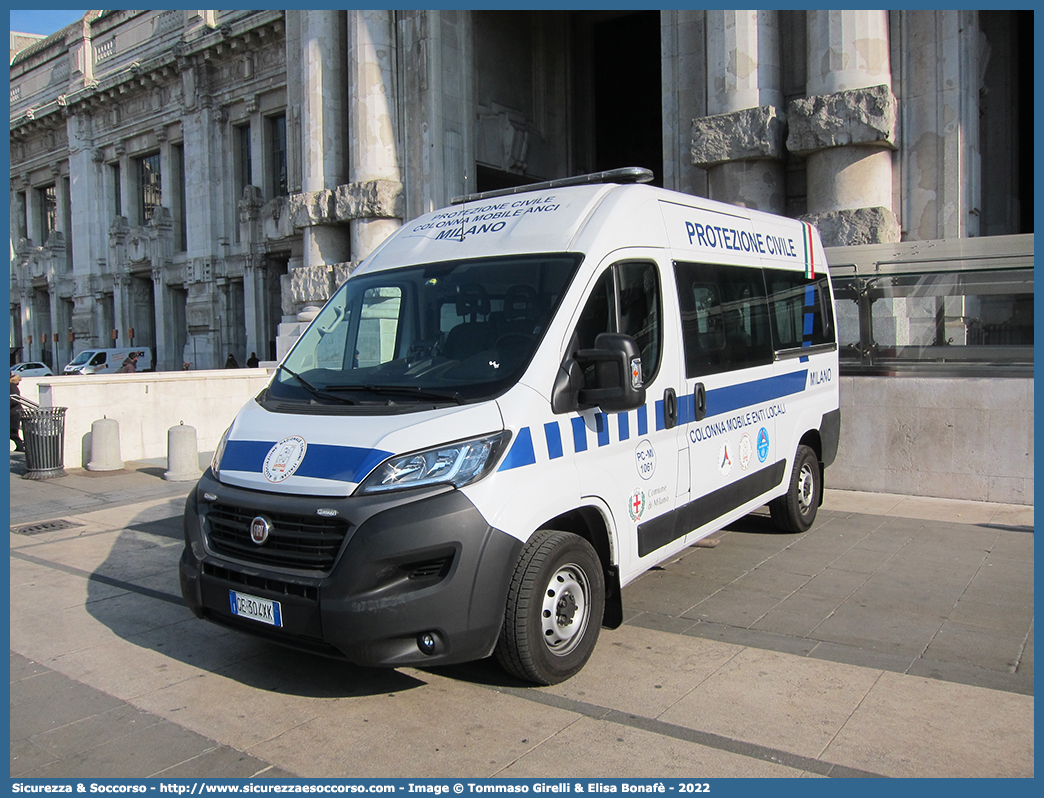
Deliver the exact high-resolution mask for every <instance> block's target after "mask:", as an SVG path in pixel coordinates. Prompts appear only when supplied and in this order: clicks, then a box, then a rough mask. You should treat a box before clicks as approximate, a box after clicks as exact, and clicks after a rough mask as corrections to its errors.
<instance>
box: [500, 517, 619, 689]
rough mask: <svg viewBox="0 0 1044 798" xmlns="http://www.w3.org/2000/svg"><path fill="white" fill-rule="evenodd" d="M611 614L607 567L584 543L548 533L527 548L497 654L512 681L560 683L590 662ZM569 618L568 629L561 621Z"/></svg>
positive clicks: (535, 537)
mask: <svg viewBox="0 0 1044 798" xmlns="http://www.w3.org/2000/svg"><path fill="white" fill-rule="evenodd" d="M604 609H605V578H604V575H603V573H602V563H601V561H600V560H599V559H598V555H597V554H596V553H595V550H594V548H592V546H591V544H590V543H588V542H587V541H586V540H584V538H582V537H580V536H579V535H574V534H572V533H571V532H559V531H557V530H554V529H542V530H540V531H538V532H536V533H535V534H534V535H533V537H532V538H530V540H529V542H528V543H527V544H526V545H525V547H524V548H523V549H522V554H521V555H520V556H519V560H518V563H517V564H516V566H515V571H514V574H513V575H512V577H511V584H510V586H509V587H508V596H507V606H506V608H505V612H504V625H503V627H502V628H501V630H500V639H499V640H498V641H497V645H496V649H495V650H494V654H495V656H496V658H497V661H498V662H499V663H500V665H501V667H503V668H504V670H506V671H507V672H508V673H510V674H511V675H512V676H517V677H518V678H519V679H523V680H525V681H530V682H536V683H537V684H557V683H559V682H562V681H565V680H566V679H568V678H569V677H570V676H572V675H573V674H575V673H576V672H577V671H579V670H580V669H581V668H583V667H584V665H585V664H586V663H587V660H588V659H589V658H590V656H591V652H592V651H594V647H595V643H596V642H597V641H598V632H599V630H600V628H601V624H602V614H603V611H604ZM562 616H568V617H569V619H570V622H569V623H568V624H567V625H565V626H563V625H561V624H560V623H559V622H557V621H556V617H562Z"/></svg>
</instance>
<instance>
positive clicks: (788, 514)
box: [769, 446, 823, 532]
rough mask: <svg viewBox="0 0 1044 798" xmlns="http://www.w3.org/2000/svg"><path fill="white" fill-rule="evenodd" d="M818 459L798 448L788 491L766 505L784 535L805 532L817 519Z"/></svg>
mask: <svg viewBox="0 0 1044 798" xmlns="http://www.w3.org/2000/svg"><path fill="white" fill-rule="evenodd" d="M821 473H822V472H821V471H820V468H819V458H818V457H816V453H815V452H814V451H812V449H810V448H809V447H807V446H798V447H797V452H795V453H794V468H793V470H792V471H791V472H790V484H789V486H788V487H787V492H786V493H784V494H783V495H782V496H777V497H776V498H775V499H773V500H772V501H770V502H769V511H770V512H771V513H772V521H773V523H775V525H776V526H777V527H779V528H780V529H781V530H783V531H784V532H804V531H805V530H807V529H808V528H809V527H810V526H812V522H813V521H815V520H816V510H818V509H819V502H820V498H821V497H822V493H823V484H822V479H821V477H820V474H821Z"/></svg>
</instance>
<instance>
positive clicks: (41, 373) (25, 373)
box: [11, 362, 54, 377]
mask: <svg viewBox="0 0 1044 798" xmlns="http://www.w3.org/2000/svg"><path fill="white" fill-rule="evenodd" d="M15 374H17V375H18V376H19V377H53V376H54V372H52V371H51V370H50V369H49V368H47V366H45V365H44V364H43V363H37V362H28V363H16V364H15V365H13V366H11V376H12V377H13V376H14V375H15Z"/></svg>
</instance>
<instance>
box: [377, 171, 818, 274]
mask: <svg viewBox="0 0 1044 798" xmlns="http://www.w3.org/2000/svg"><path fill="white" fill-rule="evenodd" d="M494 194H496V196H490V195H484V196H485V198H484V199H465V201H462V202H461V203H460V204H458V205H454V206H450V207H447V208H441V209H439V210H436V211H432V212H430V213H426V214H424V215H423V216H419V217H417V218H416V219H412V220H410V221H408V222H406V223H405V224H403V225H402V227H400V228H399V230H398V231H397V232H396V233H395V234H394V235H392V236H390V237H389V238H388V239H386V240H385V242H384V243H383V244H381V246H379V247H378V248H377V250H375V251H374V252H373V253H372V254H371V255H370V256H369V257H368V258H367V259H366V260H365V261H364V262H363V263H362V264H360V268H359V269H358V270H357V272H364V271H377V270H382V269H387V268H396V267H401V266H408V265H416V264H423V263H433V262H438V261H450V260H467V259H472V258H489V257H496V256H503V255H513V254H535V253H553V252H579V253H584V254H587V253H590V252H593V251H595V250H597V251H598V252H600V253H606V252H612V251H613V250H615V249H620V248H623V247H651V248H663V247H665V246H669V247H670V248H671V249H672V250H673V251H674V252H675V253H678V254H680V255H683V256H685V257H688V256H689V255H688V254H687V251H691V253H692V255H691V256H692V257H698V258H701V259H707V258H710V259H712V260H714V261H717V262H747V263H749V262H751V261H752V260H753V261H755V262H761V263H764V264H765V265H772V266H780V267H783V268H790V269H806V270H807V269H808V268H809V266H810V263H820V264H822V263H825V258H824V256H823V253H822V244H821V243H820V242H819V236H818V234H817V233H816V232H815V229H814V228H813V227H812V226H811V225H808V224H806V223H803V222H799V221H797V220H795V219H788V218H786V217H782V216H774V215H772V214H767V213H762V212H760V211H755V210H750V209H748V208H742V207H738V206H734V205H726V204H724V203H720V202H715V201H713V200H707V199H703V198H701V197H695V196H692V195H689V194H683V193H680V192H677V191H670V190H667V189H662V188H657V187H655V186H650V185H634V184H630V185H619V184H615V183H594V184H584V185H566V186H549V185H548V184H544V186H543V187H539V186H538V187H537V188H536V189H535V190H531V191H522V192H520V193H507V194H504V193H501V192H494ZM480 196H482V195H480Z"/></svg>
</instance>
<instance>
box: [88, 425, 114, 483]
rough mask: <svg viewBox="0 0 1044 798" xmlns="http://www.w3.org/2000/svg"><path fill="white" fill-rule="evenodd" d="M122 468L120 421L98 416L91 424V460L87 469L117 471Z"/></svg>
mask: <svg viewBox="0 0 1044 798" xmlns="http://www.w3.org/2000/svg"><path fill="white" fill-rule="evenodd" d="M122 468H123V458H122V457H121V456H120V423H119V422H118V421H117V420H116V419H114V418H100V419H98V420H97V421H95V422H94V423H93V424H91V460H90V462H89V463H87V470H88V471H119V470H121V469H122Z"/></svg>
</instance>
